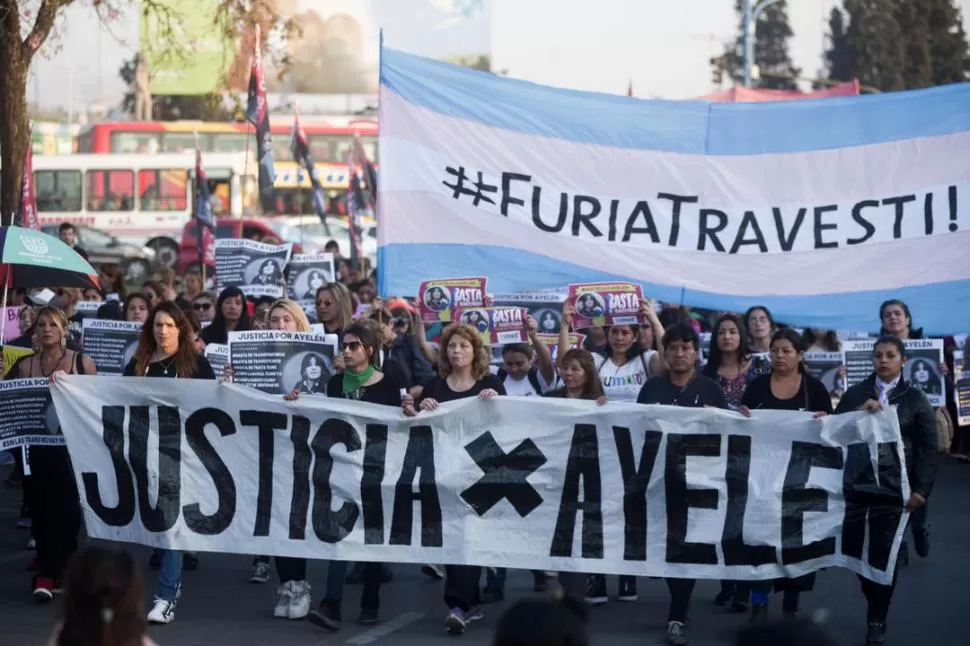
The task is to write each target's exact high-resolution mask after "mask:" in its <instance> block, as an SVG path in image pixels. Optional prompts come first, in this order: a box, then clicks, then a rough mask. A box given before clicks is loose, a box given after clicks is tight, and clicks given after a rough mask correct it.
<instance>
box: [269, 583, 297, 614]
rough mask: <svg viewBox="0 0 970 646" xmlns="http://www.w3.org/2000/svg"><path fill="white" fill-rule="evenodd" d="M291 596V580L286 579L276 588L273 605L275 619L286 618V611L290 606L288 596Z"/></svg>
mask: <svg viewBox="0 0 970 646" xmlns="http://www.w3.org/2000/svg"><path fill="white" fill-rule="evenodd" d="M292 596H293V582H292V581H287V582H286V583H283V584H280V587H278V588H276V605H275V606H273V616H274V617H276V618H277V619H286V616H287V611H288V610H289V608H290V598H291V597H292Z"/></svg>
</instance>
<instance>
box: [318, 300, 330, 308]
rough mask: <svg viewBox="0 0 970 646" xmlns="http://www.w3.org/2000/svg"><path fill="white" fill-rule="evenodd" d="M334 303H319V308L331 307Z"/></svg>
mask: <svg viewBox="0 0 970 646" xmlns="http://www.w3.org/2000/svg"><path fill="white" fill-rule="evenodd" d="M331 305H333V301H317V307H330V306H331Z"/></svg>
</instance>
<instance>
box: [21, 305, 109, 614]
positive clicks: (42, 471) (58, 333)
mask: <svg viewBox="0 0 970 646" xmlns="http://www.w3.org/2000/svg"><path fill="white" fill-rule="evenodd" d="M69 338H70V332H69V329H68V320H67V316H65V314H64V312H62V311H61V310H59V309H57V308H54V307H50V306H45V307H42V308H40V309H39V310H38V311H37V322H36V323H35V324H34V353H33V354H31V355H28V356H26V357H21V358H20V359H18V360H17V362H16V363H15V364H14V365H13V367H12V368H11V369H10V371H9V372H8V373H7V376H6V379H28V378H38V377H40V378H47V379H50V380H51V381H56V380H57V379H58V378H60V377H61V376H63V375H66V374H77V375H85V374H86V375H93V374H96V372H97V368H96V366H95V365H94V362H93V361H92V360H91V357H89V356H87V355H86V354H84V353H82V352H80V351H77V350H72V349H71V348H70V347H69V344H68V342H69ZM52 410H53V407H52ZM55 420H56V416H55ZM60 432H61V431H60V425H59V424H57V426H55V427H53V428H50V427H48V428H46V429H43V430H42V431H41V433H40V434H42V435H54V434H59V433H60ZM27 464H28V466H29V467H30V480H31V484H30V511H31V518H32V521H33V525H32V528H31V530H32V534H33V537H34V539H35V540H36V542H37V561H38V564H39V566H40V569H39V571H38V573H37V575H36V576H35V577H34V582H33V595H34V599H36V600H37V601H38V602H40V603H46V602H48V601H50V600H51V599H53V598H54V591H55V590H56V589H58V588H59V587H60V581H61V577H62V576H63V574H64V569H65V567H66V566H67V562H68V560H69V559H70V558H71V556H72V555H73V554H74V552H75V551H77V536H78V532H79V531H80V530H81V506H80V503H79V502H78V492H77V483H76V481H75V480H74V470H73V469H72V467H71V458H70V456H69V455H68V452H67V447H66V446H64V445H50V446H31V447H30V451H29V453H28V458H27Z"/></svg>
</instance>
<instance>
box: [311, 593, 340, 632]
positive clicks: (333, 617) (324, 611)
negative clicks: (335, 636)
mask: <svg viewBox="0 0 970 646" xmlns="http://www.w3.org/2000/svg"><path fill="white" fill-rule="evenodd" d="M309 620H310V623H311V624H313V625H314V626H320V627H321V628H326V629H327V630H334V631H336V630H340V602H339V601H334V600H333V599H324V600H323V601H321V602H320V607H319V608H314V609H313V611H312V612H310V616H309Z"/></svg>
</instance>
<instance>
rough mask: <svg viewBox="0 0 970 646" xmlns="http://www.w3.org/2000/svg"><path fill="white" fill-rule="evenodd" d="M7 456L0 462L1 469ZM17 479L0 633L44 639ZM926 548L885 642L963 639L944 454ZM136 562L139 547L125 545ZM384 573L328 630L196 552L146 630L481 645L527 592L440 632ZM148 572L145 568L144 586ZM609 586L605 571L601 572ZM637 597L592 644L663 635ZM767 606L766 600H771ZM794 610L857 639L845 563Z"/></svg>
mask: <svg viewBox="0 0 970 646" xmlns="http://www.w3.org/2000/svg"><path fill="white" fill-rule="evenodd" d="M8 468H9V467H0V472H2V473H3V474H4V475H6V472H7V470H8ZM19 496H20V490H19V489H8V488H2V490H0V573H2V574H0V644H4V645H6V644H10V645H11V646H12V645H14V644H16V645H18V646H19V645H21V644H23V645H27V644H45V643H46V640H47V639H48V638H49V636H50V631H51V627H52V625H53V623H54V622H55V621H56V617H57V611H58V608H57V604H56V603H55V604H50V605H47V606H39V605H37V604H35V603H34V601H33V600H32V598H31V596H30V589H29V584H30V574H29V573H28V572H26V570H25V566H26V564H27V562H28V560H29V558H30V553H28V552H26V551H25V550H24V547H25V544H26V542H27V538H28V533H27V532H26V531H25V530H18V529H16V528H15V524H16V517H17V511H18V507H19ZM931 505H932V509H931V513H930V524H931V527H932V539H933V542H932V553H931V555H930V557H929V558H928V559H925V560H922V559H917V558H916V557H915V556H913V557H912V558H911V562H910V565H909V567H908V568H906V569H905V570H903V572H902V574H901V575H900V583H899V586H898V588H897V591H896V598H895V600H894V602H893V610H892V613H891V616H890V621H889V640H888V642H887V643H888V644H889V645H890V646H896V645H898V646H917V645H918V646H937V645H939V646H952V645H955V644H967V643H970V642H968V637H967V634H968V630H967V614H966V613H967V611H968V610H970V602H968V597H970V558H968V557H970V465H967V464H964V463H956V462H950V461H948V460H947V461H945V464H943V466H942V469H941V472H940V478H939V480H938V482H937V487H936V491H935V492H934V495H933V498H932V500H931ZM133 549H135V550H136V552H137V553H138V555H139V558H140V559H141V560H142V562H147V557H148V551H147V550H146V549H144V548H140V547H135V548H133ZM394 573H395V579H394V581H393V582H392V583H391V584H389V585H387V586H384V587H383V588H382V592H381V619H382V622H381V623H380V624H379V625H377V626H374V627H369V628H365V627H360V626H357V625H356V624H355V623H354V621H353V620H354V619H355V618H356V614H357V609H358V601H359V595H360V588H359V587H350V586H348V588H347V590H346V595H345V599H344V607H343V615H344V627H343V629H342V630H341V631H340V632H338V633H328V632H326V631H324V630H322V629H320V628H318V627H316V626H314V625H312V624H310V623H308V622H306V621H287V620H281V619H273V617H272V606H273V602H274V599H275V596H274V594H275V583H273V582H271V583H268V584H265V585H253V584H250V583H248V578H249V559H247V558H246V557H243V556H238V555H215V554H202V555H201V565H200V567H199V569H198V570H197V571H195V572H189V573H186V575H185V577H184V578H183V586H184V594H183V597H182V601H181V603H180V604H179V607H178V611H177V613H176V614H177V619H176V620H175V622H173V623H172V624H169V625H167V626H161V627H153V628H151V629H150V635H151V637H152V638H153V639H154V640H155V641H156V642H158V643H159V644H160V646H211V645H218V644H227V645H228V644H232V645H234V646H261V645H264V644H265V645H266V646H279V645H280V644H287V645H288V646H299V645H302V644H307V645H310V644H312V645H314V646H319V644H321V643H329V644H357V645H360V644H378V645H380V644H393V645H394V646H423V645H424V644H429V643H441V642H444V641H445V640H455V639H461V641H462V642H463V643H466V644H474V645H482V646H484V645H485V644H490V642H491V636H492V632H493V629H494V625H495V621H496V619H497V618H498V616H499V615H500V614H501V612H502V608H503V606H506V605H508V604H509V603H510V601H514V600H516V599H519V598H524V597H528V596H530V595H532V594H534V593H533V592H532V579H531V575H529V574H528V573H520V572H516V573H510V574H509V581H508V587H507V592H506V601H505V602H504V604H503V603H500V604H494V605H490V606H485V608H484V609H485V618H484V619H483V620H482V621H480V622H476V623H474V624H472V625H471V627H470V629H469V632H468V633H466V634H465V635H464V636H463V637H461V638H454V637H448V636H447V635H445V633H444V629H443V624H442V621H443V619H444V614H445V610H446V609H445V607H444V604H443V602H442V600H441V593H442V584H441V583H436V582H430V581H429V580H427V579H426V578H425V577H424V576H423V575H421V574H420V572H419V571H418V568H417V567H416V566H413V565H397V566H394ZM325 578H326V568H325V564H322V563H314V564H311V567H310V571H309V579H310V582H311V585H312V586H313V587H314V603H316V602H318V601H319V599H320V596H321V595H322V593H323V586H324V583H325ZM155 580H156V579H155V576H154V573H152V572H148V573H147V574H146V585H147V586H148V589H147V590H146V595H148V596H150V594H151V592H152V590H153V588H154V584H155ZM609 586H610V592H611V594H615V589H616V587H615V586H616V583H615V580H612V579H611V580H610V582H609ZM639 592H640V599H639V601H637V602H636V603H618V602H615V601H614V602H611V603H609V604H608V605H606V606H603V607H599V608H595V609H593V610H592V612H591V621H590V628H591V632H592V635H593V644H596V645H600V646H621V645H623V646H627V645H629V644H654V643H662V642H663V638H664V628H665V625H664V620H665V619H666V612H667V590H666V587H665V586H664V584H663V582H661V581H656V580H647V579H641V580H640V582H639ZM716 592H717V583H716V582H712V581H705V582H702V583H700V584H698V587H697V589H696V590H695V593H694V601H693V605H692V612H691V624H690V643H691V644H692V645H693V646H722V645H723V646H726V645H728V644H730V643H731V639H732V636H733V632H734V631H735V630H736V629H737V627H738V626H739V625H741V624H742V623H743V621H744V620H745V618H744V617H740V616H737V615H732V614H729V613H727V612H726V611H725V610H724V609H723V608H720V607H717V606H715V605H714V604H713V602H712V600H713V597H714V595H715V594H716ZM776 605H777V604H776ZM802 607H803V614H806V615H811V616H813V617H815V618H816V619H818V620H821V621H823V622H824V623H825V624H826V625H827V626H828V628H829V629H830V631H831V632H832V634H833V635H834V636H835V637H836V640H837V643H839V644H842V645H844V646H860V645H861V644H862V642H863V633H864V628H865V626H864V619H865V605H864V601H863V598H862V594H861V592H860V591H859V585H858V582H857V581H856V578H855V576H854V575H853V574H851V573H849V572H847V571H844V570H827V571H825V572H822V573H820V574H819V577H818V583H817V585H816V588H815V591H814V592H812V593H810V594H807V595H804V596H803V601H802Z"/></svg>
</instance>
